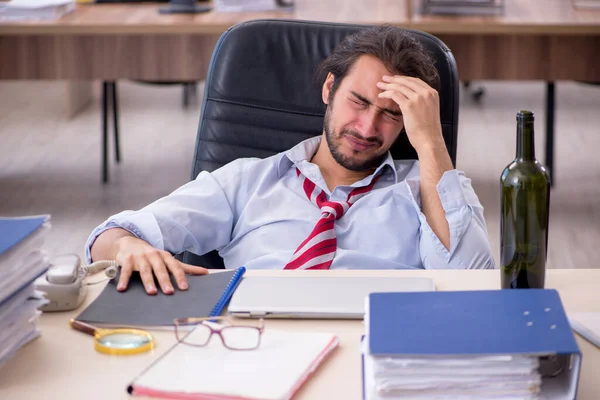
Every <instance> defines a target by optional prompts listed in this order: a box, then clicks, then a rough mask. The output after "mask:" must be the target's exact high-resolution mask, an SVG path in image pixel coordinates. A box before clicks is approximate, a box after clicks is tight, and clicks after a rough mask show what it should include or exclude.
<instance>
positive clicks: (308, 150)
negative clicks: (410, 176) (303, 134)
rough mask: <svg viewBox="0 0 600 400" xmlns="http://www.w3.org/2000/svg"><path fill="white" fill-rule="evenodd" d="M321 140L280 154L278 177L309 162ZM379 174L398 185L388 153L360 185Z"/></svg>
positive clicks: (309, 142)
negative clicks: (296, 166)
mask: <svg viewBox="0 0 600 400" xmlns="http://www.w3.org/2000/svg"><path fill="white" fill-rule="evenodd" d="M321 138H322V136H315V137H312V138H310V139H306V140H304V141H302V142H300V143H298V144H297V145H296V146H294V147H292V148H291V149H289V150H287V151H285V152H284V153H281V158H280V159H279V162H278V163H277V174H278V176H279V177H282V176H283V175H284V174H285V173H286V171H287V170H288V169H290V168H291V167H292V166H295V165H297V164H298V163H301V162H310V160H311V159H312V157H313V156H314V155H315V153H316V152H317V149H318V148H319V144H320V143H321ZM380 173H381V175H382V178H384V177H385V176H386V175H387V176H388V178H387V179H388V180H393V182H394V183H398V174H397V172H396V166H395V164H394V160H393V158H392V154H391V153H390V152H389V151H388V152H387V156H386V158H385V160H384V161H383V162H382V163H381V165H380V166H379V167H377V169H376V170H375V172H374V173H373V175H370V176H369V177H367V178H365V179H363V180H361V181H360V182H361V184H364V181H366V180H369V182H370V181H371V179H372V177H373V176H377V175H378V174H380ZM357 183H358V182H357ZM367 184H368V183H367ZM353 186H354V185H353Z"/></svg>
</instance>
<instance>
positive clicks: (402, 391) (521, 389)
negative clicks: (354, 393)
mask: <svg viewBox="0 0 600 400" xmlns="http://www.w3.org/2000/svg"><path fill="white" fill-rule="evenodd" d="M538 368H539V361H538V358H537V357H533V356H488V357H485V356H484V357H476V356H474V357H394V358H386V357H373V356H371V355H370V354H367V355H366V356H365V389H366V392H367V393H369V396H367V399H403V400H404V399H425V398H427V399H437V398H440V399H442V398H444V399H447V398H452V399H508V398H510V399H537V398H538V396H539V392H540V387H541V384H542V377H541V375H540V373H539V370H538Z"/></svg>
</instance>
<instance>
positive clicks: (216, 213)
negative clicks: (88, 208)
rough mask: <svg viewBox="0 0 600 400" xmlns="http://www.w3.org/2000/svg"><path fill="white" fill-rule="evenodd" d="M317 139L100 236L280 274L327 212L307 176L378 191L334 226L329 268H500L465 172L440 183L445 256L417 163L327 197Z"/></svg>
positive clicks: (237, 169) (232, 168) (388, 169)
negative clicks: (316, 158)
mask: <svg viewBox="0 0 600 400" xmlns="http://www.w3.org/2000/svg"><path fill="white" fill-rule="evenodd" d="M320 140H321V137H320V136H319V137H315V138H311V139H308V140H306V141H304V142H302V143H300V144H298V145H297V146H295V147H293V148H292V149H290V150H288V151H286V152H283V153H279V154H277V155H274V156H272V157H269V158H266V159H259V158H244V159H238V160H236V161H233V162H231V163H229V164H227V165H225V166H223V167H221V168H219V169H217V170H215V171H214V172H212V173H209V172H201V173H200V174H199V175H198V177H197V178H196V179H195V180H193V181H191V182H189V183H187V184H185V185H183V186H182V187H180V188H179V189H177V190H175V191H174V192H173V193H171V194H169V195H167V196H165V197H163V198H161V199H159V200H157V201H155V202H153V203H151V204H149V205H147V206H146V207H144V208H142V209H140V210H137V211H132V210H129V211H123V212H121V213H118V214H116V215H114V216H111V217H110V218H108V219H107V220H106V221H105V222H104V223H102V224H101V225H100V226H98V227H97V228H96V229H94V231H93V232H92V233H91V235H90V237H89V239H88V241H87V244H86V257H87V260H88V262H90V261H91V257H90V248H91V245H92V244H93V242H94V240H95V239H96V237H97V236H98V235H99V234H101V233H102V232H104V231H105V230H107V229H110V228H112V227H121V228H123V229H126V230H128V231H129V232H131V233H132V234H134V235H135V236H137V237H139V238H141V239H143V240H145V241H146V242H148V243H150V244H151V245H152V246H154V247H156V248H158V249H161V250H166V251H169V252H171V253H173V254H177V253H181V252H183V251H184V250H187V251H191V252H193V253H196V254H204V253H207V252H209V251H211V250H215V249H216V250H218V251H219V254H220V255H221V257H222V258H223V260H224V263H225V266H226V268H237V267H239V266H245V267H246V268H248V269H283V267H284V266H285V265H286V263H287V262H288V261H289V260H290V258H291V257H292V254H293V253H294V251H295V250H296V248H297V247H298V245H299V244H300V243H301V242H302V241H303V240H304V239H306V237H307V236H308V235H309V234H310V232H311V231H312V229H313V227H314V226H315V223H316V222H317V220H318V219H319V218H320V215H321V212H320V210H319V208H318V207H317V206H316V204H314V203H312V202H310V200H309V199H308V198H307V197H306V194H305V192H304V189H303V186H302V183H303V180H302V177H298V176H297V174H296V168H298V169H299V170H300V171H301V172H302V174H303V175H304V176H306V177H307V178H308V179H310V180H311V181H313V182H314V183H315V184H316V185H317V186H318V187H320V188H321V189H323V190H324V191H325V192H326V193H327V194H328V196H329V198H330V200H332V201H345V200H346V198H347V197H348V194H349V192H350V191H351V190H352V189H353V188H354V187H359V186H365V185H368V184H369V183H370V182H371V180H372V179H373V178H374V176H375V175H377V174H379V173H381V175H382V176H381V178H380V179H379V180H378V181H377V182H376V184H375V186H374V188H373V190H372V191H371V192H370V193H369V194H367V195H366V196H364V197H362V198H360V199H359V200H358V201H356V202H355V203H354V204H353V205H352V207H350V209H349V210H348V211H347V212H346V213H345V214H344V215H343V216H342V217H341V218H340V219H339V220H337V221H336V222H335V231H336V236H337V244H338V248H337V251H336V254H335V258H334V260H333V263H332V264H331V269H423V268H426V269H452V268H454V269H459V268H494V258H493V256H492V254H491V250H490V246H489V242H488V236H487V230H486V225H485V221H484V217H483V207H482V206H481V204H480V203H479V200H478V198H477V195H476V194H475V192H474V190H473V188H472V186H471V181H470V179H468V178H467V177H465V175H464V173H462V172H459V171H457V170H451V171H447V172H445V173H444V175H443V176H442V178H441V179H440V182H439V183H438V185H437V191H438V194H439V196H440V199H441V202H442V206H443V208H444V210H445V212H446V219H447V220H448V225H449V228H450V249H449V250H448V249H446V248H445V246H444V245H443V244H442V243H441V242H440V240H439V239H438V237H437V236H436V235H435V233H434V232H433V231H432V230H431V228H430V227H429V225H428V224H427V220H426V218H425V215H424V214H423V212H422V211H421V196H420V176H419V162H418V161H415V160H404V161H394V160H392V157H391V155H390V154H389V153H388V157H387V159H386V160H385V161H384V162H383V163H382V164H381V165H380V166H379V168H378V169H377V170H376V171H375V173H374V174H373V175H370V176H368V177H366V178H364V179H362V180H361V181H358V182H356V183H354V184H353V185H351V186H338V187H336V188H335V189H334V190H333V192H331V191H330V190H329V189H328V188H327V185H326V183H325V180H324V179H323V176H322V175H321V172H320V170H319V167H318V166H317V165H315V164H312V163H311V162H310V160H311V158H312V157H313V155H314V154H315V152H316V150H317V148H318V146H319V143H320Z"/></svg>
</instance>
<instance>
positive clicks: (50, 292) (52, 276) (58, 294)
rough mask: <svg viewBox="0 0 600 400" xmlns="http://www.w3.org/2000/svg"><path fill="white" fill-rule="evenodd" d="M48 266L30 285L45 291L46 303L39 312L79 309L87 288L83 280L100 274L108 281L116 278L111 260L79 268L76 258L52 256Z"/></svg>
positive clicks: (67, 255) (115, 266)
mask: <svg viewBox="0 0 600 400" xmlns="http://www.w3.org/2000/svg"><path fill="white" fill-rule="evenodd" d="M50 264H51V265H50V268H49V269H48V272H46V274H44V275H42V276H41V277H39V278H38V279H36V280H35V283H34V286H35V289H36V290H39V291H41V292H45V293H46V297H47V298H48V301H49V302H48V304H46V305H44V306H42V307H40V310H41V311H67V310H73V309H75V308H77V307H79V306H80V305H81V303H82V302H83V300H84V299H85V296H86V295H87V286H88V285H90V284H89V283H87V284H86V283H84V282H83V280H84V279H85V278H86V277H87V276H88V275H91V274H95V273H97V272H100V271H104V273H105V275H106V276H107V278H108V279H112V278H114V277H115V276H116V274H117V267H118V264H117V262H116V261H114V260H104V261H96V262H94V263H92V264H90V265H81V260H80V258H79V257H78V256H77V255H75V254H64V255H60V256H56V257H54V258H53V259H52V261H51V262H50ZM94 283H98V282H94Z"/></svg>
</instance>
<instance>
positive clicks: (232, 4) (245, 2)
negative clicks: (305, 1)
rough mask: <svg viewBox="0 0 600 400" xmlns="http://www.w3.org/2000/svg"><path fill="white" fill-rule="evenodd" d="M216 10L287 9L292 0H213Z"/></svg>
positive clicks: (290, 6) (291, 5)
mask: <svg viewBox="0 0 600 400" xmlns="http://www.w3.org/2000/svg"><path fill="white" fill-rule="evenodd" d="M214 5H215V11H216V12H252V11H276V10H289V9H291V8H293V6H294V0H215V1H214Z"/></svg>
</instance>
